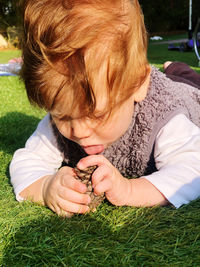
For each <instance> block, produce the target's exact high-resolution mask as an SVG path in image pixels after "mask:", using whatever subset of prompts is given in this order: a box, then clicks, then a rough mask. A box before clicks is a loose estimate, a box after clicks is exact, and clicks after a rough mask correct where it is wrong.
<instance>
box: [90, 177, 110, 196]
mask: <svg viewBox="0 0 200 267" xmlns="http://www.w3.org/2000/svg"><path fill="white" fill-rule="evenodd" d="M111 187H112V183H111V181H110V179H104V180H102V181H101V182H100V183H98V184H97V185H96V186H95V187H94V193H95V194H97V195H101V194H103V193H106V192H107V191H109V190H110V189H111Z"/></svg>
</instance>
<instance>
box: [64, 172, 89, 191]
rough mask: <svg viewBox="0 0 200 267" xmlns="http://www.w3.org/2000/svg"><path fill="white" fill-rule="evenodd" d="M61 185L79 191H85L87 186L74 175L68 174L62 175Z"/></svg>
mask: <svg viewBox="0 0 200 267" xmlns="http://www.w3.org/2000/svg"><path fill="white" fill-rule="evenodd" d="M61 185H62V186H64V187H65V188H70V189H72V190H74V191H76V192H79V193H85V192H86V191H87V186H86V185H85V184H83V183H81V182H80V181H79V180H77V179H76V178H75V177H73V176H69V175H64V176H62V179H61Z"/></svg>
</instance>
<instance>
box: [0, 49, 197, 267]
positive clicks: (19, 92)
mask: <svg viewBox="0 0 200 267" xmlns="http://www.w3.org/2000/svg"><path fill="white" fill-rule="evenodd" d="M15 53H17V51H14V54H15ZM14 56H17V54H15V55H14ZM12 57H13V54H12V55H10V54H9V53H8V54H4V52H0V58H1V59H2V58H4V60H8V59H10V58H12ZM180 59H181V61H186V62H187V63H189V64H190V65H191V66H192V67H195V64H196V59H195V56H194V55H193V54H192V53H179V52H169V51H168V50H167V46H166V45H159V46H158V45H150V47H149V60H150V62H151V63H153V64H156V65H157V66H162V64H163V62H164V61H165V60H180ZM196 69H197V70H198V71H199V70H200V69H199V68H196ZM0 99H1V106H0V166H1V167H0V179H1V182H0V266H5V267H13V266H19V267H21V266H23V267H24V266H27V267H28V266H38V267H40V266H52V267H53V266H77V267H79V266H85V267H87V266H104V267H105V266H109V267H110V266H120V267H121V266H153V267H155V266H157V267H160V266H162V267H173V266H181V267H182V266H184V267H187V266H188V267H190V266H193V267H198V266H200V253H199V252H200V249H199V248H200V213H199V207H200V200H197V201H194V202H192V203H191V204H189V205H187V206H183V207H181V208H179V209H178V210H176V209H174V208H173V207H155V208H133V207H132V208H131V207H114V206H112V205H110V204H109V203H108V202H106V201H105V202H104V203H103V204H102V205H101V206H99V207H98V209H97V211H96V212H95V213H91V214H88V215H76V216H74V217H72V218H71V219H63V218H60V217H58V216H57V215H55V214H53V213H52V212H51V211H50V210H49V209H47V208H45V207H42V206H39V205H36V204H33V203H30V202H24V203H18V202H17V201H16V200H15V197H14V193H13V189H12V187H11V185H10V181H9V173H8V166H9V162H10V160H11V158H12V155H13V152H14V151H15V150H16V149H17V148H19V147H22V146H23V145H24V143H25V140H26V139H27V138H28V137H29V135H30V134H31V133H32V132H33V130H34V129H35V127H36V125H37V123H38V122H39V120H40V119H41V117H43V116H44V114H45V112H43V111H42V112H41V111H40V110H38V109H36V108H33V107H31V106H30V104H29V103H28V100H27V97H26V94H25V90H24V86H23V84H22V82H21V81H20V80H19V79H18V77H0Z"/></svg>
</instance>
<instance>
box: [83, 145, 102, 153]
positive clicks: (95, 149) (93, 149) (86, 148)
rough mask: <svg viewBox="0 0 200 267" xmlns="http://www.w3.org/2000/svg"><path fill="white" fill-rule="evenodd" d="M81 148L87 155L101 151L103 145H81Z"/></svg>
mask: <svg viewBox="0 0 200 267" xmlns="http://www.w3.org/2000/svg"><path fill="white" fill-rule="evenodd" d="M83 149H84V151H85V152H86V153H87V154H88V155H95V154H100V153H101V152H103V151H104V146H103V145H93V146H83Z"/></svg>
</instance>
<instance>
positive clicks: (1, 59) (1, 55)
mask: <svg viewBox="0 0 200 267" xmlns="http://www.w3.org/2000/svg"><path fill="white" fill-rule="evenodd" d="M20 55H21V52H20V50H9V49H8V50H5V51H3V52H2V51H1V50H0V64H2V63H7V62H8V60H9V59H12V58H15V57H19V56H20Z"/></svg>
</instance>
